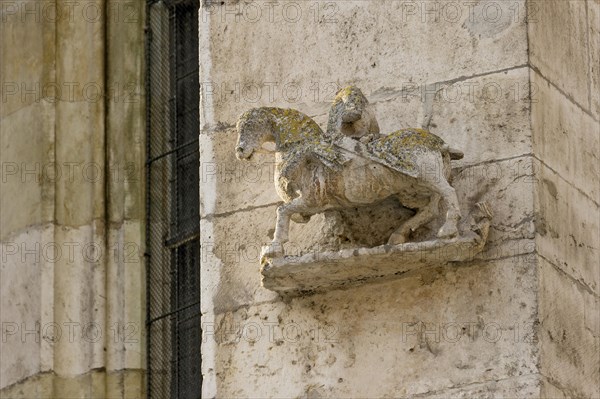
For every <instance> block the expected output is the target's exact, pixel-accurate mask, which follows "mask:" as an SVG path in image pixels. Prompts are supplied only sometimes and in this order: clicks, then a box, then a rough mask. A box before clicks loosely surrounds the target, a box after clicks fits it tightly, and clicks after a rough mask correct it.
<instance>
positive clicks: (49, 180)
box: [0, 102, 65, 240]
mask: <svg viewBox="0 0 600 399" xmlns="http://www.w3.org/2000/svg"><path fill="white" fill-rule="evenodd" d="M53 125H54V117H53V113H52V108H51V105H50V104H48V103H46V102H40V103H34V104H31V105H30V106H28V107H24V108H21V109H20V110H18V111H15V112H13V113H12V114H10V115H8V116H4V117H3V118H2V119H1V120H0V130H1V131H2V134H1V135H0V149H1V150H0V151H1V153H2V159H1V161H0V166H1V170H0V172H1V175H0V190H1V191H2V195H1V196H0V207H1V213H2V226H1V227H0V239H2V240H4V239H5V238H6V237H7V236H9V235H10V234H13V233H15V232H17V231H19V230H21V229H24V228H26V227H27V226H31V225H35V224H38V223H44V222H48V221H50V220H52V219H53V213H54V210H53V209H54V202H53V196H54V184H55V181H57V180H58V179H59V177H58V176H59V175H58V174H57V173H56V172H57V171H58V173H59V174H60V173H61V172H64V170H62V169H64V165H57V164H56V163H55V159H54V156H53V137H52V133H51V132H52V126H53ZM61 167H62V169H61ZM60 178H65V177H64V176H62V177H60Z"/></svg>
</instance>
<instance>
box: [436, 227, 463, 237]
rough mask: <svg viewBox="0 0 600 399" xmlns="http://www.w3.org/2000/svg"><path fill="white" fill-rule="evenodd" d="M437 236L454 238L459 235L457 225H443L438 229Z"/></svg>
mask: <svg viewBox="0 0 600 399" xmlns="http://www.w3.org/2000/svg"><path fill="white" fill-rule="evenodd" d="M437 236H438V237H439V238H453V237H456V236H458V229H457V228H456V225H443V226H442V228H441V229H440V230H439V231H438V234H437Z"/></svg>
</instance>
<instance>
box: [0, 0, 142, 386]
mask: <svg viewBox="0 0 600 399" xmlns="http://www.w3.org/2000/svg"><path fill="white" fill-rule="evenodd" d="M0 7H1V9H0V18H1V21H0V29H1V33H0V46H1V47H0V54H1V55H0V58H1V60H2V61H1V70H0V76H1V78H2V83H1V84H2V88H1V91H2V101H1V103H0V107H1V111H0V130H1V143H0V150H1V156H2V160H1V164H2V182H1V192H2V195H1V204H0V205H1V207H0V218H1V231H0V239H1V241H2V250H1V251H2V269H1V270H0V280H1V285H0V287H1V288H0V290H1V292H2V295H1V309H2V310H1V312H2V313H1V320H0V321H1V325H2V340H1V342H0V351H1V353H2V356H1V358H0V395H1V396H2V397H11V398H13V397H23V398H32V397H36V398H42V397H47V398H56V397H62V398H64V397H140V396H143V390H144V385H143V369H144V367H145V366H144V364H145V363H144V362H145V360H144V351H143V348H144V345H145V343H144V339H143V334H142V332H143V328H144V317H145V314H144V313H145V310H144V306H143V304H144V303H145V300H144V299H145V296H144V292H145V291H144V285H143V282H144V274H143V256H142V255H143V224H142V221H143V217H144V216H143V215H144V202H143V198H144V195H143V184H142V183H143V165H144V156H145V154H144V146H143V145H144V126H143V121H144V119H143V118H144V114H143V97H142V96H141V93H142V89H143V69H142V68H143V63H142V61H143V23H144V18H143V17H144V15H143V14H144V13H143V11H144V10H143V6H142V4H137V3H133V2H128V3H125V2H122V1H113V0H106V1H102V0H94V1H84V2H57V1H50V0H48V1H2V2H1V4H0Z"/></svg>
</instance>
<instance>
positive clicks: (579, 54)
mask: <svg viewBox="0 0 600 399" xmlns="http://www.w3.org/2000/svg"><path fill="white" fill-rule="evenodd" d="M529 7H530V9H531V10H532V12H531V17H530V18H529V23H528V27H529V56H530V62H531V64H532V65H533V66H534V67H535V68H537V69H539V70H540V71H541V73H542V75H543V76H544V77H546V78H547V79H549V80H550V81H551V82H552V83H553V84H555V85H557V86H558V87H559V88H560V89H561V90H563V91H564V92H565V93H567V95H568V96H570V97H571V98H573V99H574V100H575V101H576V102H577V103H578V104H579V105H580V106H582V107H584V108H585V109H589V97H588V96H589V95H590V91H589V90H590V86H589V80H588V77H589V67H590V64H589V62H590V60H589V55H588V32H587V29H586V28H587V26H588V21H587V12H586V8H587V7H586V2H585V1H562V0H549V1H546V0H544V1H534V2H532V3H531V4H530V5H529Z"/></svg>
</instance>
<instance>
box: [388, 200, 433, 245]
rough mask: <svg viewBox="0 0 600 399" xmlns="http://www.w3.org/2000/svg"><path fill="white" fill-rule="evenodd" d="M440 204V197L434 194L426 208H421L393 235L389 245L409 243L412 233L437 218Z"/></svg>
mask: <svg viewBox="0 0 600 399" xmlns="http://www.w3.org/2000/svg"><path fill="white" fill-rule="evenodd" d="M439 203H440V196H439V195H438V194H433V195H432V196H431V198H430V199H429V203H428V204H427V205H426V206H424V207H422V208H419V210H418V212H417V214H416V215H415V216H413V217H412V218H410V219H408V220H407V221H406V222H405V223H404V224H403V225H402V226H400V227H399V228H398V229H397V230H396V231H394V232H393V233H392V235H391V236H390V238H389V239H388V244H390V245H397V244H403V243H405V242H406V241H408V237H409V235H410V233H411V231H415V230H416V229H418V228H419V227H421V226H423V225H424V224H426V223H429V222H430V221H431V220H432V219H434V218H435V217H436V216H437V214H438V206H439Z"/></svg>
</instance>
